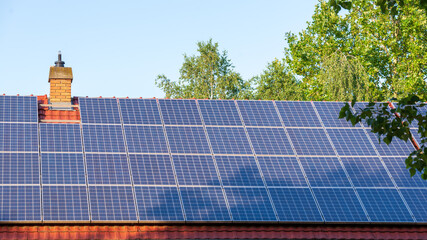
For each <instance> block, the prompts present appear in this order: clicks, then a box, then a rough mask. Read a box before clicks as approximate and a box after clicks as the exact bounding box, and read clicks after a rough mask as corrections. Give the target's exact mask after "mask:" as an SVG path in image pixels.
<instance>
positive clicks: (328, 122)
mask: <svg viewBox="0 0 427 240" xmlns="http://www.w3.org/2000/svg"><path fill="white" fill-rule="evenodd" d="M313 104H314V107H315V109H316V111H317V112H318V113H319V117H320V119H321V120H322V123H323V124H324V126H325V127H350V128H353V127H361V125H360V124H356V125H355V126H353V124H351V122H348V121H346V120H345V119H338V116H339V113H340V111H341V108H342V107H344V106H345V102H313Z"/></svg>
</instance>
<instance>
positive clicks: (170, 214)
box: [135, 186, 184, 221]
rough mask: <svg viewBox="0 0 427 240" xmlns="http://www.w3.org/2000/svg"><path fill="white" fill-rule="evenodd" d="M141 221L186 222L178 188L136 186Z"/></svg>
mask: <svg viewBox="0 0 427 240" xmlns="http://www.w3.org/2000/svg"><path fill="white" fill-rule="evenodd" d="M135 195H136V201H137V204H138V211H139V220H140V221H184V216H183V215H182V208H181V204H180V202H179V195H178V190H177V188H176V187H151V186H150V187H139V186H135Z"/></svg>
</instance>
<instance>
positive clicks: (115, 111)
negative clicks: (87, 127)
mask: <svg viewBox="0 0 427 240" xmlns="http://www.w3.org/2000/svg"><path fill="white" fill-rule="evenodd" d="M79 105H80V115H81V122H82V123H103V124H121V121H120V113H119V106H118V104H117V99H115V98H79Z"/></svg>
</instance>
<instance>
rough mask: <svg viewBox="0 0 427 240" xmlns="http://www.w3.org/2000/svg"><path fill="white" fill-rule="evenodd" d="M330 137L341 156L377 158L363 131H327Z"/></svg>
mask: <svg viewBox="0 0 427 240" xmlns="http://www.w3.org/2000/svg"><path fill="white" fill-rule="evenodd" d="M327 132H328V134H329V137H330V138H331V140H332V143H333V144H334V146H335V149H336V150H337V152H338V154H339V155H341V156H376V155H377V153H376V152H375V149H374V147H373V146H372V144H371V143H370V142H369V138H368V137H367V136H366V134H365V131H364V130H363V129H327Z"/></svg>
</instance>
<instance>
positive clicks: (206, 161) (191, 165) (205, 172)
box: [173, 155, 220, 186]
mask: <svg viewBox="0 0 427 240" xmlns="http://www.w3.org/2000/svg"><path fill="white" fill-rule="evenodd" d="M173 162H174V165H175V169H176V177H177V178H178V183H179V184H180V185H210V186H219V185H220V183H219V179H218V175H217V173H216V169H215V164H214V161H213V158H212V156H195V155H189V156H185V155H177V156H173Z"/></svg>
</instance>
